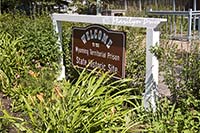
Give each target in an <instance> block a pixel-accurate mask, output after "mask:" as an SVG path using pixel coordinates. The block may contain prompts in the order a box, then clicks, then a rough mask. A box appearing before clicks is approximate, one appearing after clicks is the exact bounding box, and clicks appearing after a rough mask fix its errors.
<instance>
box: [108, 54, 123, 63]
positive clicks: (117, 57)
mask: <svg viewBox="0 0 200 133" xmlns="http://www.w3.org/2000/svg"><path fill="white" fill-rule="evenodd" d="M107 59H111V60H114V61H120V57H119V55H114V54H112V53H110V52H108V53H107Z"/></svg>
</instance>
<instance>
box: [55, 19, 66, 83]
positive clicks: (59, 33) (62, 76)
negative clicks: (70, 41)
mask: <svg viewBox="0 0 200 133" xmlns="http://www.w3.org/2000/svg"><path fill="white" fill-rule="evenodd" d="M53 25H54V29H55V33H56V35H57V36H58V40H57V44H58V45H59V50H60V52H61V55H62V56H61V58H60V67H61V70H60V71H61V72H60V75H59V77H58V78H57V80H59V81H60V80H63V79H65V66H64V58H63V45H62V22H61V21H56V20H55V19H53Z"/></svg>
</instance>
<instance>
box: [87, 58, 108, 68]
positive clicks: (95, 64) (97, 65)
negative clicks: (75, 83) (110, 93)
mask: <svg viewBox="0 0 200 133" xmlns="http://www.w3.org/2000/svg"><path fill="white" fill-rule="evenodd" d="M88 62H90V64H89V66H90V67H91V68H100V69H102V70H104V71H105V70H106V65H105V64H104V63H99V62H97V61H91V60H89V61H88Z"/></svg>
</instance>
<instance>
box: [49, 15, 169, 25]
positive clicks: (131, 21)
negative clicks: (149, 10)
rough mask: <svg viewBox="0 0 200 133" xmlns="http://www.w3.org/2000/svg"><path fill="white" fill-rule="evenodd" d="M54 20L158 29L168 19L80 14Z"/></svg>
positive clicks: (53, 16) (61, 16) (56, 17)
mask: <svg viewBox="0 0 200 133" xmlns="http://www.w3.org/2000/svg"><path fill="white" fill-rule="evenodd" d="M52 18H53V20H57V21H68V22H82V23H91V24H108V25H118V26H131V27H141V28H147V27H148V28H156V27H157V26H158V25H160V24H161V23H162V22H166V21H167V20H166V19H159V18H142V17H117V16H96V15H78V14H57V13H54V14H52Z"/></svg>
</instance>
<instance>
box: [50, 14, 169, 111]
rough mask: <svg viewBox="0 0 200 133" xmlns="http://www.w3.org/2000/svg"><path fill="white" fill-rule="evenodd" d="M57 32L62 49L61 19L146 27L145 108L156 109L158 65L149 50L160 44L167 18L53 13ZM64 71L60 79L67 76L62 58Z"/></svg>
mask: <svg viewBox="0 0 200 133" xmlns="http://www.w3.org/2000/svg"><path fill="white" fill-rule="evenodd" d="M52 19H53V22H54V25H55V30H56V33H58V43H59V44H60V50H61V51H62V50H63V49H62V43H61V42H62V33H61V32H62V28H61V21H68V22H82V23H92V24H103V25H117V26H130V27H140V28H146V29H147V34H146V80H145V84H146V85H145V93H144V95H143V103H144V107H145V109H147V110H148V109H150V108H152V109H153V111H156V92H157V85H158V71H159V69H158V66H159V62H158V60H157V58H156V57H155V56H154V55H153V54H152V53H151V52H150V51H149V50H150V48H151V46H155V45H156V44H157V45H159V38H160V32H159V31H157V30H156V29H158V27H159V26H161V25H162V24H163V23H164V22H167V20H166V19H158V18H141V17H117V16H97V15H75V14H56V13H54V14H52ZM61 66H62V71H61V74H60V76H59V77H58V79H63V78H65V67H64V64H63V59H62V60H61Z"/></svg>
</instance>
